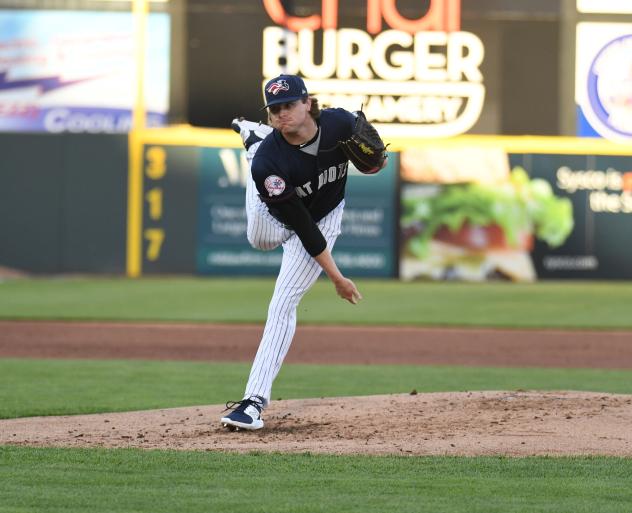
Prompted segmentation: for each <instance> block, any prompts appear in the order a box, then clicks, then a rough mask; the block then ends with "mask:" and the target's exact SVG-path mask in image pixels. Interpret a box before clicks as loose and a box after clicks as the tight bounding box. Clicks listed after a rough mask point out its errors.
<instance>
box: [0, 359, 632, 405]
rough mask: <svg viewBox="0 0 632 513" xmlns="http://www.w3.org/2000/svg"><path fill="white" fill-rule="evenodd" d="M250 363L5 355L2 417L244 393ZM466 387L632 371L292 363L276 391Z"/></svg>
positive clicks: (558, 381)
mask: <svg viewBox="0 0 632 513" xmlns="http://www.w3.org/2000/svg"><path fill="white" fill-rule="evenodd" d="M249 369H250V365H249V364H242V363H196V362H157V361H153V362H147V361H117V360H115V361H110V360H105V361H102V360H97V361H94V360H30V359H24V360H22V359H4V360H0V418H13V417H26V416H34V415H61V414H77V413H96V412H106V411H129V410H143V409H153V408H166V407H176V406H192V405H200V404H221V403H224V402H226V401H227V400H229V399H230V400H233V399H239V398H241V396H242V393H243V387H244V385H245V382H246V379H247V377H248V372H249ZM413 389H416V390H417V391H418V392H442V391H464V390H517V389H527V390H534V389H538V390H569V389H570V390H586V391H597V392H610V393H625V394H630V393H632V371H613V370H594V369H532V368H481V367H423V366H412V365H411V366H406V365H380V366H363V365H353V366H351V365H328V366H322V365H296V364H295V365H290V364H288V365H285V366H283V368H282V370H281V373H280V374H279V377H278V378H277V380H276V382H275V386H274V389H273V396H272V398H273V399H279V398H283V399H292V398H306V397H330V396H355V395H373V394H388V393H408V392H410V391H411V390H413Z"/></svg>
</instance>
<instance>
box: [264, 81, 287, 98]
mask: <svg viewBox="0 0 632 513" xmlns="http://www.w3.org/2000/svg"><path fill="white" fill-rule="evenodd" d="M289 90H290V86H289V85H288V83H287V81H285V80H282V79H281V80H277V81H276V82H273V83H272V84H270V85H269V86H268V88H267V89H266V91H267V92H268V93H270V94H273V95H274V96H276V95H277V94H279V93H280V92H281V91H289Z"/></svg>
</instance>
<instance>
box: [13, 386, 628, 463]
mask: <svg viewBox="0 0 632 513" xmlns="http://www.w3.org/2000/svg"><path fill="white" fill-rule="evenodd" d="M222 409H223V407H222V406H198V407H189V408H172V409H164V410H152V411H140V412H127V413H107V414H100V415H82V416H63V417H33V418H22V419H10V420H2V421H0V444H12V445H29V446H57V447H59V446H63V447H140V448H152V449H187V450H221V451H239V452H245V451H279V452H313V453H330V454H414V455H444V454H446V455H472V456H474V455H508V456H527V455H560V456H561V455H571V454H572V455H578V454H582V455H586V454H593V455H613V456H632V430H631V429H630V426H631V425H632V396H628V395H610V394H597V393H586V392H545V393H541V392H462V393H437V394H415V395H409V394H406V395H402V394H398V395H381V396H367V397H346V398H328V399H305V400H285V401H275V402H273V403H272V405H271V406H270V408H269V409H268V410H266V412H265V415H264V419H265V422H266V427H265V428H264V429H262V430H260V431H255V432H245V431H240V432H237V433H233V432H229V431H227V430H225V429H224V428H222V427H221V426H220V425H219V423H218V419H219V418H220V416H221V412H222Z"/></svg>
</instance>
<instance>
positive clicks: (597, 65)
mask: <svg viewBox="0 0 632 513" xmlns="http://www.w3.org/2000/svg"><path fill="white" fill-rule="evenodd" d="M575 102H576V104H577V120H578V122H577V133H578V135H580V136H588V137H594V136H601V137H605V138H607V139H612V140H619V141H622V140H623V141H630V140H632V23H579V24H578V25H577V58H576V67H575Z"/></svg>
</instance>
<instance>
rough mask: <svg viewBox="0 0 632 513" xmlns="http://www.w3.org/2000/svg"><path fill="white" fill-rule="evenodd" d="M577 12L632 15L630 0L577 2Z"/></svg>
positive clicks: (578, 0)
mask: <svg viewBox="0 0 632 513" xmlns="http://www.w3.org/2000/svg"><path fill="white" fill-rule="evenodd" d="M577 11H578V12H585V13H613V14H626V13H632V2H631V1H630V0H577Z"/></svg>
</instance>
